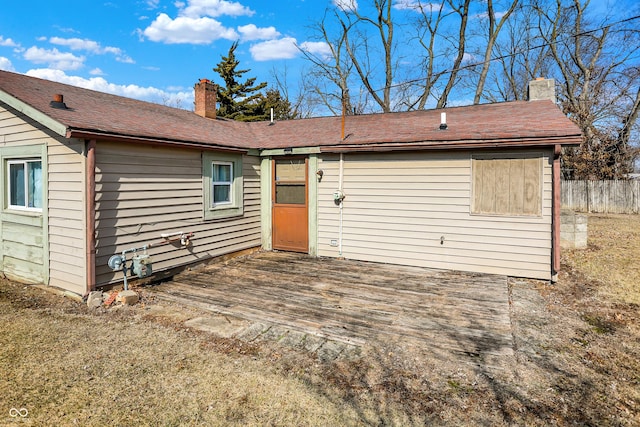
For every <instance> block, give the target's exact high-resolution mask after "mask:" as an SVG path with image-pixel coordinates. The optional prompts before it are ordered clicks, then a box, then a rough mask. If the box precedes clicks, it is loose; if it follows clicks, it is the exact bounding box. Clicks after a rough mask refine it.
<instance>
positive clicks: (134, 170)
mask: <svg viewBox="0 0 640 427" xmlns="http://www.w3.org/2000/svg"><path fill="white" fill-rule="evenodd" d="M259 168H260V162H259V158H257V157H252V156H244V157H243V176H244V180H243V181H244V213H243V214H242V215H239V216H236V217H232V218H225V219H217V220H208V221H205V220H204V219H203V215H204V205H203V203H204V201H203V183H202V153H201V152H200V151H198V150H186V149H175V148H167V147H157V146H153V147H152V146H144V145H138V146H132V145H124V144H116V143H105V142H100V141H99V142H98V144H97V147H96V236H97V240H96V243H97V252H96V281H97V284H98V285H102V284H107V283H110V282H114V281H120V280H122V273H121V272H118V273H113V272H112V271H111V269H110V268H109V267H108V266H107V261H108V259H109V257H110V256H111V255H113V254H115V253H120V252H121V251H123V250H126V249H131V248H138V247H142V246H143V245H145V244H150V243H151V244H155V243H159V242H162V241H163V239H162V238H161V236H160V235H161V233H173V232H179V231H181V232H184V233H188V232H192V233H194V234H195V236H194V238H193V239H192V246H190V247H188V248H183V247H180V246H179V245H172V244H168V245H158V246H152V247H151V248H150V249H149V250H148V251H147V252H148V253H149V254H150V255H151V257H152V260H153V270H154V271H160V270H163V269H169V268H174V267H179V266H182V265H186V264H190V263H194V262H198V261H204V260H206V259H207V258H211V257H216V256H220V255H225V254H228V253H231V252H235V251H239V250H243V249H248V248H252V247H256V246H260V176H259ZM130 258H131V255H128V259H130Z"/></svg>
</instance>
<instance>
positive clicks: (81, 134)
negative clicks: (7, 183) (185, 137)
mask: <svg viewBox="0 0 640 427" xmlns="http://www.w3.org/2000/svg"><path fill="white" fill-rule="evenodd" d="M65 136H66V137H67V138H79V139H95V140H100V141H110V142H124V143H137V144H150V145H163V146H174V147H182V148H193V149H198V150H213V151H228V152H235V153H247V152H248V151H249V150H250V149H249V148H241V147H233V146H227V145H220V144H208V143H204V142H197V141H180V140H173V139H162V138H153V137H145V136H136V135H122V134H115V133H110V132H101V131H96V130H87V129H68V130H67V132H66V135H65Z"/></svg>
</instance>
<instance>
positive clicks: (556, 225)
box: [551, 144, 562, 277]
mask: <svg viewBox="0 0 640 427" xmlns="http://www.w3.org/2000/svg"><path fill="white" fill-rule="evenodd" d="M561 153H562V147H561V146H560V145H559V144H556V145H555V146H554V148H553V190H552V191H553V205H552V206H553V207H552V209H553V217H552V221H551V224H552V231H551V233H552V242H551V254H552V262H551V276H552V277H557V275H558V273H559V272H560V208H561V204H562V200H561V188H560V184H561V181H560V180H561V177H560V175H561V174H560V154H561Z"/></svg>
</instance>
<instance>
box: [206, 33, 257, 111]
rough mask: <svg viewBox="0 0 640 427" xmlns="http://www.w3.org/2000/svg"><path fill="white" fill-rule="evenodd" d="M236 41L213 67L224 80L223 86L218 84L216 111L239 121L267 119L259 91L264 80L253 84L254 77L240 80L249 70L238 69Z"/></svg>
mask: <svg viewBox="0 0 640 427" xmlns="http://www.w3.org/2000/svg"><path fill="white" fill-rule="evenodd" d="M237 47H238V42H235V43H233V44H232V45H231V47H230V48H229V53H228V54H227V56H222V60H221V61H220V62H219V63H218V65H217V66H216V67H215V68H214V69H213V71H215V72H216V73H218V74H219V75H220V77H221V78H222V80H223V81H224V85H225V86H224V87H222V86H220V85H218V91H217V96H218V103H219V107H218V111H217V115H218V116H219V117H226V118H229V119H233V120H239V121H260V120H267V118H268V116H265V113H264V106H263V104H264V101H263V98H264V96H263V95H262V93H260V91H261V90H262V89H264V88H265V87H266V86H267V83H266V82H263V83H259V84H255V81H256V78H255V77H252V78H249V79H247V80H246V81H244V82H241V80H242V76H243V75H244V74H245V73H247V72H249V71H250V70H238V69H237V67H238V65H239V64H240V61H238V60H237V59H236V55H235V50H236V48H237Z"/></svg>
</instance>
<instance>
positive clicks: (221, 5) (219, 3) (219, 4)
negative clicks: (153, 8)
mask: <svg viewBox="0 0 640 427" xmlns="http://www.w3.org/2000/svg"><path fill="white" fill-rule="evenodd" d="M175 6H176V7H178V8H179V9H180V12H179V15H180V16H186V17H189V18H199V17H202V16H210V17H217V16H223V15H227V16H252V15H253V14H254V13H255V12H254V11H252V10H251V9H249V8H248V7H246V6H243V5H241V4H240V3H238V2H232V1H226V0H189V1H188V2H187V3H186V7H185V3H184V2H176V3H175Z"/></svg>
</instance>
